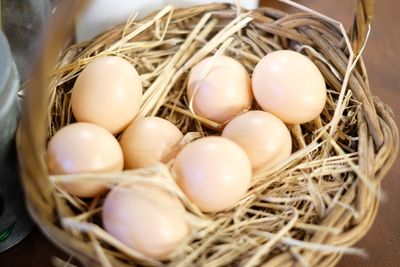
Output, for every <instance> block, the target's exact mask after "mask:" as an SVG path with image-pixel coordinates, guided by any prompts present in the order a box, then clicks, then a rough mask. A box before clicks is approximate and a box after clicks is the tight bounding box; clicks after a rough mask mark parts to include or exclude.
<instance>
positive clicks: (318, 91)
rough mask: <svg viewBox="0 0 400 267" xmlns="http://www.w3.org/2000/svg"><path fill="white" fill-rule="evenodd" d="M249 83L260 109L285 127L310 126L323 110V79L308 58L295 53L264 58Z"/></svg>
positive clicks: (286, 52) (324, 87) (279, 52)
mask: <svg viewBox="0 0 400 267" xmlns="http://www.w3.org/2000/svg"><path fill="white" fill-rule="evenodd" d="M252 83H253V92H254V96H255V98H256V100H257V102H258V104H259V105H260V106H261V108H262V109H263V110H265V111H268V112H271V113H272V114H274V115H275V116H277V117H278V118H280V119H281V120H282V121H284V122H286V123H305V122H309V121H311V120H313V119H315V118H316V117H318V116H319V114H320V113H321V112H322V110H323V108H324V106H325V102H326V85H325V81H324V77H323V76H322V74H321V72H320V71H319V70H318V68H317V66H315V64H314V63H313V62H312V61H311V60H310V59H309V58H307V57H306V56H303V55H302V54H300V53H297V52H294V51H289V50H280V51H275V52H272V53H269V54H268V55H266V56H265V57H263V58H262V59H261V60H260V61H259V62H258V64H257V66H256V67H255V69H254V73H253V77H252Z"/></svg>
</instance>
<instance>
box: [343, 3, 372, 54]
mask: <svg viewBox="0 0 400 267" xmlns="http://www.w3.org/2000/svg"><path fill="white" fill-rule="evenodd" d="M374 2H375V1H374V0H357V6H356V12H355V15H354V20H353V24H352V26H351V28H350V33H349V34H350V39H351V43H352V46H353V51H354V52H355V53H356V54H358V53H359V52H360V50H361V48H362V47H363V45H364V42H365V41H366V38H367V34H368V31H369V26H370V24H371V21H372V17H373V15H374Z"/></svg>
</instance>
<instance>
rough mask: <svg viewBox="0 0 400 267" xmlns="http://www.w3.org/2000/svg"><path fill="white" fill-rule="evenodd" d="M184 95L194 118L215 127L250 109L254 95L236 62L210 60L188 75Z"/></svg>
mask: <svg viewBox="0 0 400 267" xmlns="http://www.w3.org/2000/svg"><path fill="white" fill-rule="evenodd" d="M187 93H188V98H189V100H190V99H192V98H193V108H194V111H195V113H196V114H197V115H199V116H202V117H205V118H207V119H210V120H212V121H215V122H218V123H224V122H227V121H229V120H230V119H231V118H232V117H234V116H235V115H236V114H238V113H240V112H241V111H243V110H246V109H249V108H250V106H251V104H252V101H253V94H252V91H251V82H250V77H249V74H248V73H247V71H246V69H245V68H244V67H243V66H242V65H241V64H240V63H239V62H238V61H236V60H235V59H233V58H230V57H226V56H213V57H208V58H206V59H204V60H202V61H201V62H200V63H198V64H197V65H195V66H194V67H193V69H192V70H191V72H190V75H189V81H188V87H187Z"/></svg>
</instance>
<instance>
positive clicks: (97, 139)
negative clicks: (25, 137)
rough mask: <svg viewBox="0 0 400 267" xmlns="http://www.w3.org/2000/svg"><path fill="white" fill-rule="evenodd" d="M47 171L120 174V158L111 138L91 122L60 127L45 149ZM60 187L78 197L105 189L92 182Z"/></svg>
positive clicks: (92, 195) (100, 184)
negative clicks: (113, 172)
mask: <svg viewBox="0 0 400 267" xmlns="http://www.w3.org/2000/svg"><path fill="white" fill-rule="evenodd" d="M47 160H48V168H49V171H50V173H52V174H76V173H88V172H90V173H97V172H112V171H121V170H122V168H123V155H122V150H121V147H120V146H119V143H118V141H117V140H116V139H115V138H114V136H113V135H112V134H111V133H109V132H108V131H107V130H105V129H103V128H101V127H100V126H97V125H95V124H91V123H84V122H81V123H73V124H70V125H68V126H65V127H64V128H61V129H60V130H59V131H58V132H56V133H55V134H54V136H53V137H52V138H51V140H50V141H49V144H48V147H47ZM61 186H62V187H63V188H64V189H65V190H66V191H67V192H69V193H70V194H73V195H76V196H78V197H94V196H96V195H99V194H101V193H103V192H104V191H106V190H107V187H106V184H104V183H101V182H94V181H80V182H63V183H61Z"/></svg>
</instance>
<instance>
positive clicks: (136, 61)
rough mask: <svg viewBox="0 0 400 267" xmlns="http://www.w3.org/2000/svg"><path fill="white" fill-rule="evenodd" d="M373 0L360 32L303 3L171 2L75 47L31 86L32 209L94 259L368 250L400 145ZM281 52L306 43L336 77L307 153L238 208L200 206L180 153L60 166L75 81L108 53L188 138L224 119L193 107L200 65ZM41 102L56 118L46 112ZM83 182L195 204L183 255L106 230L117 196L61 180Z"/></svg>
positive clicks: (270, 256) (25, 144)
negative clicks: (56, 168)
mask: <svg viewBox="0 0 400 267" xmlns="http://www.w3.org/2000/svg"><path fill="white" fill-rule="evenodd" d="M365 2H366V1H360V3H359V5H358V13H357V15H358V16H357V18H358V20H356V23H355V24H354V26H353V28H352V31H351V32H350V38H348V35H347V34H346V32H345V31H344V30H343V27H342V26H341V24H340V23H338V22H336V21H334V20H332V19H330V18H327V17H325V16H323V15H321V14H319V13H317V12H314V11H312V10H309V9H306V8H304V7H301V6H298V5H297V4H296V6H297V7H299V8H300V9H302V11H303V12H301V13H296V14H290V15H289V14H285V13H283V12H281V11H278V10H274V9H270V8H261V9H259V10H256V11H251V12H249V11H246V10H238V9H237V8H236V7H235V6H230V5H224V4H213V5H206V6H198V7H193V8H187V9H173V8H171V7H166V8H165V9H163V10H161V11H159V12H158V13H155V14H153V15H152V16H149V17H147V18H145V19H144V20H142V21H139V22H137V21H136V20H135V19H134V18H132V19H131V20H129V21H128V22H127V23H126V24H124V25H121V26H118V27H115V28H113V29H110V30H109V31H108V32H106V33H104V34H102V35H100V36H98V37H96V38H95V39H93V40H92V41H90V42H86V43H81V44H76V45H72V46H70V47H68V48H67V49H66V50H65V52H63V54H62V55H61V57H60V58H59V60H58V62H57V66H56V69H55V70H54V71H53V75H52V78H51V81H50V85H49V86H48V87H47V88H48V91H46V93H44V94H40V93H37V92H32V93H31V94H30V95H28V96H27V99H26V102H27V103H26V109H25V114H24V116H25V117H24V120H23V123H22V128H21V129H20V134H19V148H20V152H22V153H20V155H21V160H22V169H23V178H24V179H23V181H24V186H25V190H26V195H27V202H28V208H29V211H30V213H31V214H32V216H33V217H34V219H35V221H36V222H37V223H38V224H39V227H40V228H41V229H42V230H43V231H44V232H45V233H46V234H47V235H48V236H49V237H50V238H51V239H52V240H53V241H54V242H55V243H56V244H58V245H59V246H60V247H62V248H63V249H65V250H66V251H68V252H69V253H70V254H72V255H73V256H74V257H76V258H78V259H79V260H80V261H82V262H83V263H85V264H86V265H92V266H98V265H103V266H128V265H133V264H135V265H136V264H142V265H155V266H162V265H170V266H231V265H236V266H259V265H261V264H265V266H292V265H293V264H298V265H303V266H334V265H335V264H336V263H337V262H338V261H339V259H340V258H341V256H342V255H343V254H344V253H349V254H357V255H361V256H363V255H365V252H364V251H363V250H361V249H357V248H352V247H351V245H352V244H354V243H355V242H357V241H358V240H359V239H360V238H361V237H363V236H364V234H365V233H366V232H367V231H368V229H369V228H370V226H371V224H372V223H373V221H374V218H375V216H376V213H377V208H378V204H379V200H380V199H382V198H383V197H384V194H383V193H382V192H381V191H380V181H381V180H382V178H383V177H384V175H385V174H386V172H387V171H388V168H389V167H390V166H391V165H392V164H393V162H394V159H395V157H396V155H397V150H398V132H397V127H396V125H395V123H394V121H393V118H392V117H393V114H392V112H391V110H390V109H389V108H388V107H387V106H385V105H384V104H383V103H382V102H380V101H379V100H378V99H377V98H374V97H372V95H371V92H370V89H369V83H368V78H367V77H368V76H367V74H366V70H365V67H364V64H363V60H362V57H361V56H360V54H361V51H362V49H363V45H364V43H365V37H366V34H367V33H368V27H366V25H368V23H369V20H368V19H369V16H368V14H369V12H368V10H369V9H368V8H369V5H366V4H365ZM360 14H362V15H360ZM360 16H361V17H362V18H361V19H360ZM281 49H291V50H296V51H299V52H302V53H303V54H305V55H307V56H308V57H309V58H310V59H311V60H312V61H313V62H314V63H315V64H316V65H317V66H318V68H319V69H320V71H321V73H322V74H323V76H324V78H325V81H326V84H327V87H328V97H327V102H326V106H325V108H324V110H323V112H322V114H321V116H320V117H319V118H317V119H315V120H313V121H312V122H309V123H306V124H302V125H288V127H289V129H290V131H291V135H292V138H293V151H295V152H294V153H293V154H292V155H291V156H290V157H289V158H288V159H287V160H285V161H284V162H281V163H280V164H279V165H278V166H275V167H274V168H273V169H269V170H266V171H259V172H255V173H254V174H253V179H252V185H251V188H250V190H249V191H248V193H247V194H246V195H245V196H244V197H243V198H242V199H241V201H240V202H239V203H238V204H237V206H236V207H235V208H233V209H231V210H228V211H225V212H219V213H211V214H204V213H202V212H200V211H199V210H198V209H197V208H196V207H195V206H194V205H193V204H192V203H191V202H190V201H189V200H188V199H187V197H186V196H185V195H184V194H183V193H182V191H180V189H179V188H178V187H177V186H176V184H175V182H174V176H173V173H171V171H170V168H169V167H170V166H169V165H168V164H167V165H163V164H158V165H154V166H149V167H147V168H144V169H138V170H127V171H124V172H122V173H104V174H96V175H93V174H79V175H58V176H49V174H48V173H47V170H46V166H45V160H44V157H43V155H44V153H45V150H44V149H45V145H44V144H45V142H46V140H48V138H50V137H51V136H52V135H53V134H54V133H55V132H56V131H57V130H58V129H60V128H61V127H63V126H65V125H68V124H69V123H71V122H73V121H74V118H73V115H72V112H71V104H70V93H71V89H72V86H73V84H74V81H75V79H76V77H77V76H78V75H79V73H80V72H81V70H82V69H83V68H84V67H85V66H86V65H87V64H88V63H89V62H91V61H93V60H96V59H98V58H100V57H103V56H106V55H118V56H120V57H123V58H125V59H127V60H128V61H129V62H131V63H132V64H133V65H134V66H135V68H136V69H137V70H138V72H139V74H140V78H141V80H142V84H143V87H144V96H143V102H142V106H141V109H140V112H139V113H140V114H139V116H160V117H163V118H166V119H168V120H169V121H171V122H173V123H174V124H175V125H177V126H178V128H180V129H181V130H182V132H183V133H184V134H185V138H184V140H183V142H190V141H191V140H193V139H194V138H197V137H199V136H206V135H216V134H219V133H220V131H221V129H222V127H223V125H219V124H217V123H215V122H212V121H209V120H207V119H204V118H200V117H198V116H196V115H194V114H193V113H192V112H191V111H190V105H189V100H188V99H187V96H186V83H187V77H188V72H189V70H190V69H191V67H192V66H193V65H194V64H196V63H197V62H199V61H200V60H201V59H203V58H204V57H207V56H210V55H216V54H224V55H227V56H230V57H233V58H235V59H237V60H238V61H240V62H241V63H242V64H243V66H245V68H246V69H247V71H248V72H249V73H252V71H253V69H254V67H255V65H256V63H257V62H258V61H259V60H260V59H261V58H262V57H263V56H264V55H265V54H267V53H270V52H272V51H275V50H281ZM32 99H34V100H32ZM38 99H39V100H40V101H42V102H35V101H37V100H38ZM221 101H223V100H221ZM37 103H42V104H41V106H42V108H39V107H38V105H37ZM254 108H257V107H254ZM38 110H42V111H43V112H46V113H47V115H46V116H44V115H43V116H42V117H40V116H39V115H38V114H40V112H39V111H38ZM43 114H44V113H43ZM45 118H47V120H46V119H45ZM29 120H31V121H32V120H33V121H35V122H37V121H38V120H41V121H40V123H41V124H44V123H46V125H47V127H46V129H47V130H46V131H39V130H37V129H36V128H37V127H38V126H37V125H38V124H34V123H30V122H29ZM41 124H40V125H41ZM39 128H40V127H39ZM35 129H36V130H35ZM160 177H161V178H160ZM76 179H79V180H101V181H105V182H107V183H108V184H109V185H110V187H111V186H114V185H115V184H116V183H118V182H120V181H132V182H135V181H142V182H143V181H144V182H148V183H154V184H157V185H159V186H161V187H163V188H165V189H166V190H168V191H170V192H171V193H173V194H174V195H176V196H177V197H178V198H179V199H180V200H181V201H182V203H184V204H185V206H186V212H185V214H182V216H185V217H186V219H187V220H188V222H189V223H190V226H191V229H192V231H191V235H190V236H189V237H188V238H187V240H185V242H184V243H183V244H182V245H181V246H180V247H179V248H178V249H177V251H176V252H175V254H174V255H173V256H172V257H171V258H170V260H168V261H165V262H158V261H155V260H152V259H150V258H147V257H146V256H144V255H142V254H140V253H139V252H137V251H134V250H132V249H131V248H129V247H127V246H125V245H123V244H122V243H120V242H118V241H117V240H115V239H114V238H113V237H112V236H110V235H109V234H108V233H107V232H105V231H104V230H103V229H102V228H101V221H100V216H99V215H100V212H101V206H102V202H103V199H104V196H101V197H96V198H94V199H91V200H88V201H83V200H81V199H79V198H76V197H74V196H72V195H69V194H68V193H66V192H64V191H63V190H62V188H60V187H58V186H57V182H59V181H67V180H69V181H70V180H76Z"/></svg>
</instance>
